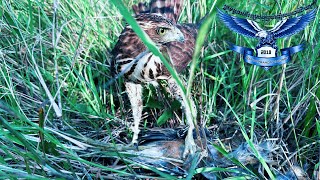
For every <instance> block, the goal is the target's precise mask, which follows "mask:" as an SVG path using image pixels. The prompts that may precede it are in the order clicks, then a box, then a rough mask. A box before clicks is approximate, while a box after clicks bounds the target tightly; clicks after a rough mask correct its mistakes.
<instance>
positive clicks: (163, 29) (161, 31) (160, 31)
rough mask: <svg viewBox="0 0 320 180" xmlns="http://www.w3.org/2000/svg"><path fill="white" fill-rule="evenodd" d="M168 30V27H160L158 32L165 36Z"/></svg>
mask: <svg viewBox="0 0 320 180" xmlns="http://www.w3.org/2000/svg"><path fill="white" fill-rule="evenodd" d="M166 32H167V29H165V28H158V29H157V33H158V34H159V35H161V36H163V35H164V34H165V33H166Z"/></svg>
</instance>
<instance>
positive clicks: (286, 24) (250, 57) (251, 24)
mask: <svg viewBox="0 0 320 180" xmlns="http://www.w3.org/2000/svg"><path fill="white" fill-rule="evenodd" d="M218 15H219V17H220V19H221V20H222V22H223V23H224V24H225V25H226V26H227V27H228V28H229V29H230V30H232V31H234V32H236V33H238V34H241V35H244V36H247V37H251V38H258V39H259V43H258V45H257V46H256V48H255V50H253V49H250V48H245V47H240V46H236V45H233V44H229V45H230V49H231V50H233V51H235V52H238V53H241V54H243V55H244V60H245V61H246V62H247V63H250V64H254V65H258V66H261V67H263V68H265V69H266V70H267V69H269V68H270V67H272V66H276V65H281V64H285V63H287V62H289V61H290V60H291V55H292V54H294V53H297V52H299V51H302V50H303V45H298V46H294V47H290V48H285V49H281V50H280V52H281V55H280V56H278V47H277V45H276V40H277V39H278V38H284V37H288V36H292V35H294V34H296V33H298V32H300V31H301V30H303V29H304V28H305V27H306V26H307V25H308V24H309V23H310V22H311V21H312V20H313V19H314V18H315V15H316V9H313V10H311V11H310V12H308V13H306V14H305V15H302V16H298V17H293V18H284V19H282V20H281V21H279V22H278V23H276V25H275V26H274V27H273V28H271V29H269V30H265V29H262V28H261V27H260V26H259V24H258V23H257V22H255V21H253V20H249V19H244V18H239V17H236V16H231V15H229V14H227V13H225V12H223V11H221V10H220V9H218ZM254 54H256V55H254Z"/></svg>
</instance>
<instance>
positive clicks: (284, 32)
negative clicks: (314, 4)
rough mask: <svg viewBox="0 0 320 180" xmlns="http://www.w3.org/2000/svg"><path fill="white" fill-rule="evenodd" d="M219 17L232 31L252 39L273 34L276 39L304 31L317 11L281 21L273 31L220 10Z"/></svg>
mask: <svg viewBox="0 0 320 180" xmlns="http://www.w3.org/2000/svg"><path fill="white" fill-rule="evenodd" d="M218 16H219V18H220V19H221V20H222V22H223V23H224V24H225V25H226V26H227V27H228V28H229V29H231V30H232V31H234V32H236V33H239V34H242V35H244V36H248V37H252V38H266V37H267V36H268V35H269V34H272V35H273V37H274V38H283V37H286V36H292V35H294V34H296V33H298V32H300V31H301V30H303V29H304V28H305V27H306V26H307V25H308V24H309V23H310V22H311V21H312V20H313V19H314V18H315V16H316V9H314V10H312V11H310V12H308V13H307V14H305V15H302V16H298V17H294V18H290V19H284V20H281V21H279V22H278V23H277V24H276V25H275V26H274V27H273V28H272V29H270V30H264V29H262V28H261V27H260V26H259V25H258V23H257V22H255V21H252V20H248V19H243V18H238V17H235V16H231V15H229V14H227V13H224V12H223V11H221V10H220V9H218Z"/></svg>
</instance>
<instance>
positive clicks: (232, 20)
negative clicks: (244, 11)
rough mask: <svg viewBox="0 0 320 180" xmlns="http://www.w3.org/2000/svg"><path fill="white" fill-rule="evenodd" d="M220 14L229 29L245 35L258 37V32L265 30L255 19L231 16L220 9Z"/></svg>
mask: <svg viewBox="0 0 320 180" xmlns="http://www.w3.org/2000/svg"><path fill="white" fill-rule="evenodd" d="M218 15H219V18H220V19H221V20H222V22H223V23H224V24H225V25H226V26H227V27H228V28H229V29H231V30H232V31H234V32H236V33H239V34H242V35H244V36H248V37H258V36H257V34H258V33H259V32H261V31H264V30H263V29H262V28H261V27H260V26H259V25H258V23H256V22H255V21H252V20H248V19H242V18H238V17H235V16H230V15H229V14H227V13H224V12H223V11H221V10H220V9H218Z"/></svg>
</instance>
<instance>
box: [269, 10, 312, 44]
mask: <svg viewBox="0 0 320 180" xmlns="http://www.w3.org/2000/svg"><path fill="white" fill-rule="evenodd" d="M315 16H316V9H314V10H312V11H310V12H309V13H307V14H305V15H302V16H298V17H295V18H290V19H284V20H282V21H279V22H278V23H277V24H276V25H275V26H274V27H273V28H272V29H270V30H268V32H272V33H273V34H274V37H275V38H283V37H286V36H291V35H293V34H296V33H298V32H300V31H301V30H303V29H304V28H305V27H306V26H307V25H308V24H309V23H310V22H311V21H312V20H313V19H314V18H315Z"/></svg>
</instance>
